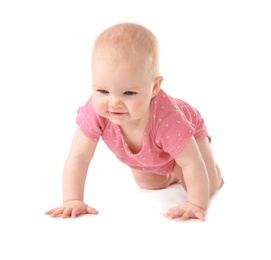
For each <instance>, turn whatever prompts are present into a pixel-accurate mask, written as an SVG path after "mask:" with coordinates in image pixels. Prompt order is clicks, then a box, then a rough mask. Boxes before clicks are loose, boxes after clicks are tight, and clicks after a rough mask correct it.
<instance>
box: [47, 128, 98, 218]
mask: <svg viewBox="0 0 271 260" xmlns="http://www.w3.org/2000/svg"><path fill="white" fill-rule="evenodd" d="M96 146H97V142H95V141H92V140H90V139H89V138H88V137H87V136H85V135H84V133H83V132H82V131H81V130H80V129H79V128H78V129H77V130H76V132H75V135H74V137H73V140H72V144H71V148H70V151H69V155H68V158H67V160H66V162H65V165H64V171H63V179H62V182H63V183H62V185H63V204H62V205H61V206H60V207H59V208H54V209H51V210H49V211H47V212H45V214H47V215H51V217H57V216H59V215H61V216H62V217H63V218H65V217H69V216H71V217H76V216H78V215H80V214H98V211H97V210H96V209H94V208H91V207H89V206H88V205H86V204H85V203H84V202H83V201H84V187H85V180H86V176H87V171H88V166H89V163H90V161H91V159H92V157H93V155H94V152H95V149H96Z"/></svg>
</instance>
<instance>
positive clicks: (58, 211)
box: [51, 208, 63, 218]
mask: <svg viewBox="0 0 271 260" xmlns="http://www.w3.org/2000/svg"><path fill="white" fill-rule="evenodd" d="M62 212H63V209H62V208H56V209H55V211H54V212H52V213H51V218H55V217H57V216H59V215H61V214H62Z"/></svg>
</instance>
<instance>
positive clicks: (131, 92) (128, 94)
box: [124, 91, 136, 96]
mask: <svg viewBox="0 0 271 260" xmlns="http://www.w3.org/2000/svg"><path fill="white" fill-rule="evenodd" d="M135 94H136V92H134V91H125V92H124V95H127V96H132V95H135Z"/></svg>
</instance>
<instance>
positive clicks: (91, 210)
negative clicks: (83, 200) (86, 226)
mask: <svg viewBox="0 0 271 260" xmlns="http://www.w3.org/2000/svg"><path fill="white" fill-rule="evenodd" d="M87 212H88V213H89V214H95V215H97V214H99V211H98V210H96V209H94V208H91V207H87Z"/></svg>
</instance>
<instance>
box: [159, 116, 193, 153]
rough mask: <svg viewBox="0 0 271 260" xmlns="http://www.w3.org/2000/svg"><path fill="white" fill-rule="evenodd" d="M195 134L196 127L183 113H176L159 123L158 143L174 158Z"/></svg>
mask: <svg viewBox="0 0 271 260" xmlns="http://www.w3.org/2000/svg"><path fill="white" fill-rule="evenodd" d="M173 114H175V115H173ZM194 133H195V129H194V127H193V126H192V125H191V123H190V122H189V121H188V120H187V119H186V117H185V116H184V115H183V114H182V112H181V111H174V112H173V113H171V114H170V115H168V116H167V117H165V118H164V120H163V121H161V122H159V127H158V128H157V133H156V143H157V144H158V145H160V146H161V147H162V149H163V150H164V151H165V152H167V153H169V154H170V155H171V156H172V157H173V158H174V157H175V156H176V155H177V154H178V153H179V152H180V151H181V150H182V149H183V148H184V147H185V145H186V144H187V142H188V141H189V139H190V138H191V137H192V136H193V135H194Z"/></svg>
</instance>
